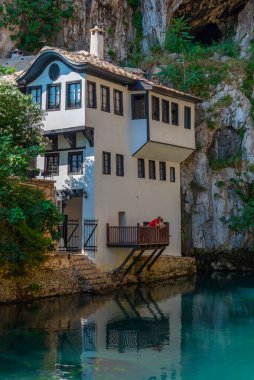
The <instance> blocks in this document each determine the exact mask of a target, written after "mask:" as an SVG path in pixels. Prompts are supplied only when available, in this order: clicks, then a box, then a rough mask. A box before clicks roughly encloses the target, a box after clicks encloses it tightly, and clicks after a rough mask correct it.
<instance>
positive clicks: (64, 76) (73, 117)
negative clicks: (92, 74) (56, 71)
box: [28, 60, 85, 130]
mask: <svg viewBox="0 0 254 380" xmlns="http://www.w3.org/2000/svg"><path fill="white" fill-rule="evenodd" d="M53 63H57V64H58V66H59V68H60V76H59V78H58V79H57V80H56V81H52V80H51V79H50V78H49V75H48V71H49V67H50V66H51V65H52V64H53ZM77 80H81V83H82V85H81V104H82V107H81V108H79V109H68V110H66V109H65V105H66V82H71V81H77ZM54 83H60V84H61V107H60V110H57V111H52V110H50V111H46V112H47V115H46V120H45V122H44V126H45V128H44V129H45V130H51V129H59V128H60V129H61V128H70V127H77V126H84V125H85V111H84V110H85V102H84V96H85V74H82V73H76V72H73V71H71V69H69V68H68V67H67V66H66V65H65V64H64V63H62V62H60V61H57V60H56V61H54V62H52V63H51V64H50V65H48V66H47V67H46V68H45V69H44V70H43V72H42V73H41V75H39V76H38V78H36V79H35V80H34V81H33V82H31V83H30V84H29V86H28V88H29V87H31V86H41V85H42V109H43V110H46V90H47V84H54Z"/></svg>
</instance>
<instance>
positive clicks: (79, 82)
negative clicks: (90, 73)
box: [65, 80, 82, 110]
mask: <svg viewBox="0 0 254 380" xmlns="http://www.w3.org/2000/svg"><path fill="white" fill-rule="evenodd" d="M72 84H79V85H80V105H79V106H75V107H70V106H68V101H69V97H68V95H69V91H68V88H69V86H70V85H72ZM79 108H82V81H81V80H75V81H71V82H66V89H65V109H66V110H76V109H79Z"/></svg>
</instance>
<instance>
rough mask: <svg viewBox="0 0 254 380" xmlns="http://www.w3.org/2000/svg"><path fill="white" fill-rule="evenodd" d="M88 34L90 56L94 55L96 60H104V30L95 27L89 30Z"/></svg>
mask: <svg viewBox="0 0 254 380" xmlns="http://www.w3.org/2000/svg"><path fill="white" fill-rule="evenodd" d="M90 33H91V40H90V54H92V55H95V56H96V57H97V58H99V59H101V60H104V38H105V32H104V30H103V29H100V28H98V26H96V27H95V28H93V29H90Z"/></svg>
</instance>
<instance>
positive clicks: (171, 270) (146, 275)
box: [130, 256, 196, 282]
mask: <svg viewBox="0 0 254 380" xmlns="http://www.w3.org/2000/svg"><path fill="white" fill-rule="evenodd" d="M146 259H147V258H146V257H143V258H141V259H140V260H139V261H138V263H137V264H135V265H134V267H133V268H132V271H131V276H130V277H133V276H134V277H136V278H137V280H138V281H140V282H153V281H161V280H166V279H173V278H179V277H191V276H195V274H196V261H195V258H193V257H174V256H162V257H160V258H159V259H158V261H156V262H155V264H154V265H153V266H152V268H151V270H150V271H148V270H147V269H146V268H145V269H144V270H143V271H142V273H141V274H140V275H139V276H138V277H137V276H135V273H136V272H137V271H138V269H139V268H140V267H141V266H142V264H143V263H144V262H145V260H146Z"/></svg>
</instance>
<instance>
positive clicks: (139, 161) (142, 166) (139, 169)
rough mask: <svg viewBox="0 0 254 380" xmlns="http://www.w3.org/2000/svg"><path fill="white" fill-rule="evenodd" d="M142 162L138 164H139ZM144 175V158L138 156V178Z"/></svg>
mask: <svg viewBox="0 0 254 380" xmlns="http://www.w3.org/2000/svg"><path fill="white" fill-rule="evenodd" d="M140 163H142V165H141V166H140V165H139V164H140ZM145 177H146V169H145V160H144V158H138V178H145Z"/></svg>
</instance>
